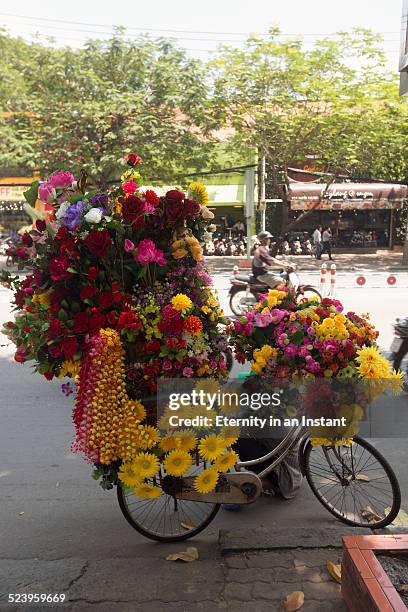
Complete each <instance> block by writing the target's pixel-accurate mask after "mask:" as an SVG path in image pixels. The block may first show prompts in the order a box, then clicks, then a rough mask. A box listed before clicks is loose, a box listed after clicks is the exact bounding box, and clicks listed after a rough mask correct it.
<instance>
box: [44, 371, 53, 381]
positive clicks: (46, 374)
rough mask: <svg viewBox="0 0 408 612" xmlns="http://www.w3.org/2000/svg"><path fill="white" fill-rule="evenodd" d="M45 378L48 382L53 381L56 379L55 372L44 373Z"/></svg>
mask: <svg viewBox="0 0 408 612" xmlns="http://www.w3.org/2000/svg"><path fill="white" fill-rule="evenodd" d="M44 376H45V378H46V379H47V380H52V379H53V378H54V372H51V370H49V371H48V372H44Z"/></svg>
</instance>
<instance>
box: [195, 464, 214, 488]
mask: <svg viewBox="0 0 408 612" xmlns="http://www.w3.org/2000/svg"><path fill="white" fill-rule="evenodd" d="M217 481H218V472H217V470H214V468H209V469H208V470H203V471H202V472H201V474H199V475H198V476H197V477H196V478H195V479H194V488H195V490H196V491H198V493H209V492H210V491H212V490H213V489H214V487H215V485H216V484H217Z"/></svg>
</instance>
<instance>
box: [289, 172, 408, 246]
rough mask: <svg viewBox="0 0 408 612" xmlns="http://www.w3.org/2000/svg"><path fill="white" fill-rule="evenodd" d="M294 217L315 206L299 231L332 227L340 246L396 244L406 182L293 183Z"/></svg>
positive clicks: (299, 227)
mask: <svg viewBox="0 0 408 612" xmlns="http://www.w3.org/2000/svg"><path fill="white" fill-rule="evenodd" d="M288 196H289V202H290V212H289V217H290V220H294V219H296V218H297V217H299V216H300V215H302V214H303V213H304V212H306V211H308V210H310V209H313V211H312V212H311V213H310V214H309V215H308V216H307V217H305V219H304V220H303V221H302V222H301V223H300V225H299V226H298V227H297V228H296V231H299V232H302V231H306V232H310V233H311V232H313V230H314V229H315V228H316V227H317V226H319V225H321V226H323V227H330V228H331V230H332V234H333V240H334V242H335V243H336V244H337V245H338V246H339V247H348V246H350V245H351V246H355V247H367V248H372V247H386V248H387V247H392V246H393V236H394V226H395V220H396V217H397V215H399V214H400V211H402V208H403V206H404V204H406V203H407V198H408V188H407V186H406V185H396V184H391V183H390V184H387V183H333V184H332V185H330V186H329V187H328V188H327V189H326V185H324V184H322V183H299V182H291V183H290V188H289V191H288Z"/></svg>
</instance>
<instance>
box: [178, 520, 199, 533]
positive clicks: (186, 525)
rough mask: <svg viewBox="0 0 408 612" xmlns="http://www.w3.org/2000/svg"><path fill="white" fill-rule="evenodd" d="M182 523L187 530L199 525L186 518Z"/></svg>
mask: <svg viewBox="0 0 408 612" xmlns="http://www.w3.org/2000/svg"><path fill="white" fill-rule="evenodd" d="M180 525H181V526H182V527H183V529H187V531H189V530H190V529H195V528H196V527H197V525H196V524H195V523H193V521H189V520H188V519H186V520H185V521H181V523H180Z"/></svg>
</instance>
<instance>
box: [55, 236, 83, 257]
mask: <svg viewBox="0 0 408 612" xmlns="http://www.w3.org/2000/svg"><path fill="white" fill-rule="evenodd" d="M60 253H61V255H68V256H70V257H78V255H79V253H78V251H77V249H76V246H75V242H74V241H73V240H69V239H68V240H64V241H63V242H61V245H60Z"/></svg>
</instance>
